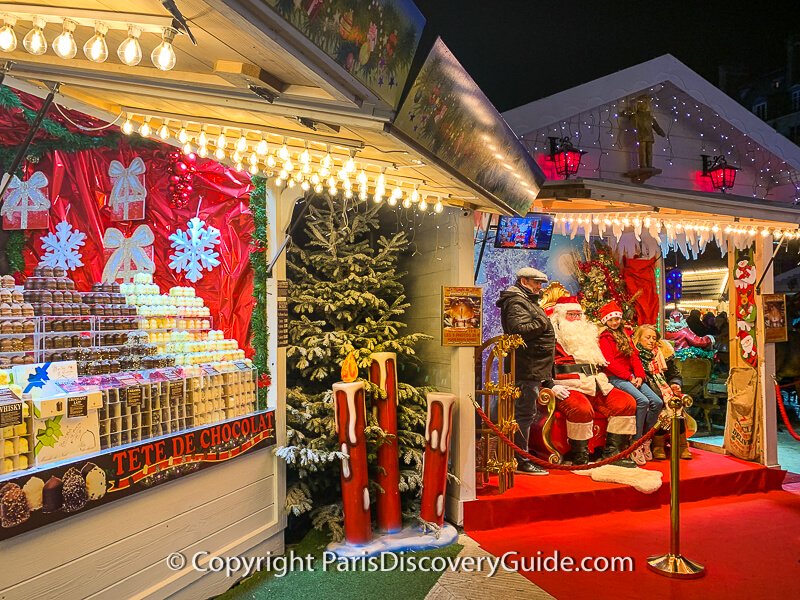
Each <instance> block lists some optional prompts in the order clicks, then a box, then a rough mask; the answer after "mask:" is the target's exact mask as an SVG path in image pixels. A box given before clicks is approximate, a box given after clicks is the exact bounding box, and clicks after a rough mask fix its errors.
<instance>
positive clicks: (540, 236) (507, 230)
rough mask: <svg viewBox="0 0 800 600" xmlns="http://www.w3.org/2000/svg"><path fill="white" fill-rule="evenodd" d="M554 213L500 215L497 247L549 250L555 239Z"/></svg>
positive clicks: (495, 245)
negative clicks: (519, 215) (520, 215)
mask: <svg viewBox="0 0 800 600" xmlns="http://www.w3.org/2000/svg"><path fill="white" fill-rule="evenodd" d="M553 217H554V215H551V214H547V213H528V214H527V215H525V216H524V217H500V222H499V223H498V224H497V235H496V236H495V238H494V247H495V248H519V249H523V250H549V249H550V241H551V240H552V239H553V221H554V218H553Z"/></svg>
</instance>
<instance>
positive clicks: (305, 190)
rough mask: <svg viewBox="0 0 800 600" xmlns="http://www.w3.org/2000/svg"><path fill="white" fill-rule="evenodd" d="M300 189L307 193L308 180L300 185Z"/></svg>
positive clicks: (308, 188)
mask: <svg viewBox="0 0 800 600" xmlns="http://www.w3.org/2000/svg"><path fill="white" fill-rule="evenodd" d="M300 187H301V188H302V189H303V191H304V192H307V191H308V190H310V189H311V184H310V183H308V180H306V179H304V180H303V183H301V184H300Z"/></svg>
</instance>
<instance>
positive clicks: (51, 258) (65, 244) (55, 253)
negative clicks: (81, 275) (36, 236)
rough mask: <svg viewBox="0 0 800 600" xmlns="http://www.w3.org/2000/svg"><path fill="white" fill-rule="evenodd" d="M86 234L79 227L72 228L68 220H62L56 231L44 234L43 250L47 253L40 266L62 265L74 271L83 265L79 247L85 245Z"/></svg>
mask: <svg viewBox="0 0 800 600" xmlns="http://www.w3.org/2000/svg"><path fill="white" fill-rule="evenodd" d="M85 239H86V234H85V233H83V232H82V231H78V230H77V229H72V225H70V224H69V223H67V222H66V221H61V222H60V223H59V224H58V225H56V231H55V233H48V234H47V235H45V236H42V250H44V252H45V254H44V256H42V258H41V260H40V261H39V266H40V267H54V268H55V267H61V268H62V269H66V270H67V271H73V270H75V269H77V268H78V267H82V266H83V261H82V260H81V259H82V258H83V256H82V255H81V253H80V251H79V248H80V247H81V246H83V242H84V240H85Z"/></svg>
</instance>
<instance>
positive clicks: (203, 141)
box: [197, 129, 208, 148]
mask: <svg viewBox="0 0 800 600" xmlns="http://www.w3.org/2000/svg"><path fill="white" fill-rule="evenodd" d="M197 145H198V146H199V147H200V148H206V147H208V136H207V135H206V130H205V129H201V130H200V135H198V136H197Z"/></svg>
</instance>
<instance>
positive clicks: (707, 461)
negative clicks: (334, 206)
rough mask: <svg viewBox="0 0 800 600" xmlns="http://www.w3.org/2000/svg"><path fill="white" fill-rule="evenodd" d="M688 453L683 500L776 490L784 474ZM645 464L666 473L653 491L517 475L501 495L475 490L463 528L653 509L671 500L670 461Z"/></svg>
mask: <svg viewBox="0 0 800 600" xmlns="http://www.w3.org/2000/svg"><path fill="white" fill-rule="evenodd" d="M692 454H693V455H694V460H691V461H681V501H682V502H692V501H696V500H704V499H706V498H713V497H719V496H731V495H740V494H748V493H753V492H766V491H769V490H777V489H780V486H781V481H782V480H783V478H784V476H785V474H786V472H785V471H780V470H777V469H767V468H766V467H763V466H761V465H757V464H753V463H749V462H746V461H742V460H738V459H736V458H732V457H730V456H722V455H720V454H714V453H713V452H705V451H703V450H697V449H693V450H692ZM647 468H649V469H658V470H661V471H662V473H664V477H663V481H664V484H663V485H662V486H661V489H660V490H658V492H656V493H654V494H643V493H641V492H637V491H636V490H634V489H633V488H632V487H630V486H626V485H619V484H615V483H599V482H596V481H593V480H592V479H591V478H590V477H585V476H580V475H573V474H571V473H567V472H560V471H553V472H552V473H551V474H550V475H549V476H547V477H535V476H530V475H519V476H517V477H515V481H514V487H513V488H512V489H511V490H509V491H507V492H506V493H505V494H502V495H500V494H498V492H497V488H496V487H491V484H490V486H489V487H488V488H487V489H485V490H483V491H479V492H478V499H477V500H474V501H472V502H468V503H466V504H465V505H464V529H466V530H467V531H476V530H481V529H494V528H498V527H508V526H510V525H517V524H525V523H537V522H539V521H542V520H544V519H571V518H575V517H584V516H588V515H596V514H606V513H608V512H610V511H625V510H633V511H642V510H652V509H656V508H658V507H660V506H662V505H666V504H669V483H668V482H669V463H668V461H658V462H650V463H648V464H647Z"/></svg>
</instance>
